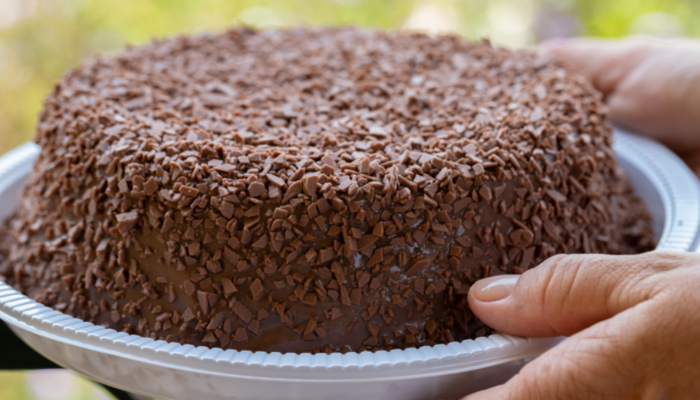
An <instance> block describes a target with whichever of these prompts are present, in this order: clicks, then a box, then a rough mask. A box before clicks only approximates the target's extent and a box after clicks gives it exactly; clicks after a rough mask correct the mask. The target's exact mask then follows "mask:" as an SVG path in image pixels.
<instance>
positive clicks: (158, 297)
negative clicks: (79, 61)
mask: <svg viewBox="0 0 700 400" xmlns="http://www.w3.org/2000/svg"><path fill="white" fill-rule="evenodd" d="M36 141H37V143H39V144H40V145H41V148H42V151H41V154H40V156H39V158H38V160H37V162H36V165H35V167H34V171H33V172H32V174H31V176H30V177H29V181H28V184H27V186H26V188H25V189H24V192H23V194H22V201H21V202H20V206H19V208H18V210H17V211H16V213H15V215H14V216H13V217H12V218H11V219H9V220H8V222H7V229H6V230H3V235H2V236H0V238H1V240H0V252H2V254H3V255H5V257H4V258H3V260H2V262H0V279H3V280H5V281H7V282H8V283H9V284H11V285H12V286H13V287H14V288H16V289H18V290H21V291H22V292H24V293H26V294H27V295H29V296H30V297H32V298H33V299H35V300H37V301H39V302H41V303H43V304H46V305H49V306H52V307H54V308H55V309H57V310H59V311H61V312H64V313H66V314H69V315H72V316H75V317H78V318H82V319H84V320H86V321H90V322H93V323H95V324H99V325H103V326H107V327H109V328H113V329H115V330H118V331H125V332H129V333H138V334H139V335H142V336H145V337H151V338H154V339H162V340H166V341H168V342H173V341H175V342H180V343H183V344H184V343H188V344H193V345H205V346H209V347H222V348H232V349H237V350H263V351H283V352H318V351H342V352H346V351H361V350H377V349H385V350H391V349H395V348H405V347H415V346H421V345H432V344H436V343H448V342H451V341H455V340H464V339H467V338H474V337H477V336H483V335H487V334H489V333H490V332H491V330H490V329H489V328H488V327H486V326H484V324H483V323H481V322H480V321H479V320H477V319H476V318H475V317H474V316H473V314H472V313H471V311H470V310H469V305H468V302H467V298H466V297H467V293H468V290H469V287H470V286H471V285H472V284H473V283H474V282H475V281H476V280H478V279H481V278H484V277H488V276H493V275H499V274H504V273H523V272H524V271H526V270H528V269H530V268H533V267H535V266H536V265H537V264H538V263H540V262H541V261H542V260H544V259H546V258H547V257H550V256H552V255H554V254H560V253H577V252H586V253H593V252H596V253H610V254H628V253H636V252H641V251H646V250H650V249H651V248H653V240H652V236H651V230H650V225H649V218H648V216H647V214H646V211H645V210H644V208H643V206H642V204H641V202H640V201H639V200H638V199H637V198H636V197H635V196H634V194H633V193H632V192H631V189H630V186H629V184H628V183H627V181H626V179H625V177H624V175H623V173H622V172H621V170H620V168H619V167H618V165H617V162H616V160H615V158H614V153H613V151H612V150H611V144H612V135H611V130H610V127H609V125H608V122H607V117H606V114H605V109H604V107H603V103H602V100H601V95H600V94H599V93H597V92H596V91H594V90H593V88H592V86H591V85H590V84H589V83H588V82H587V81H586V80H584V79H583V78H582V77H580V76H578V75H574V74H572V73H570V72H567V71H566V70H564V69H562V68H561V67H560V66H559V65H557V64H554V63H551V62H546V61H542V60H538V59H536V57H535V56H534V55H532V54H530V53H527V52H520V51H517V52H513V51H509V50H504V49H497V48H493V47H491V46H490V45H489V44H488V43H487V42H481V43H467V42H464V41H462V40H460V39H458V38H455V37H450V36H440V37H429V36H425V35H420V34H401V33H384V32H372V31H360V30H356V29H320V30H310V29H289V30H265V31H254V30H251V29H247V28H238V29H233V30H230V31H227V32H224V33H221V34H200V35H197V36H193V37H178V38H173V39H167V40H158V41H154V42H153V43H151V44H149V45H146V46H143V47H133V48H129V49H127V50H125V51H124V52H123V53H121V54H119V55H116V56H114V57H112V58H96V59H93V60H90V61H88V62H86V63H84V64H83V65H82V66H80V67H78V68H77V69H76V70H74V71H72V72H70V73H68V74H67V75H66V76H65V77H64V78H63V79H62V80H61V81H60V82H59V83H58V84H57V85H56V87H55V90H54V91H53V92H52V93H51V94H50V95H49V96H48V98H47V99H46V101H45V104H44V110H43V112H42V114H41V119H40V121H39V124H38V126H37V133H36ZM256 317H257V318H256ZM358 321H361V322H362V323H360V324H358V323H357V322H358Z"/></svg>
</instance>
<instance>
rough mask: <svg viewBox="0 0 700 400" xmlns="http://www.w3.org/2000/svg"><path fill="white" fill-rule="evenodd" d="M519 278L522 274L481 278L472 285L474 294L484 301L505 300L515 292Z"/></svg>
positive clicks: (476, 297)
mask: <svg viewBox="0 0 700 400" xmlns="http://www.w3.org/2000/svg"><path fill="white" fill-rule="evenodd" d="M518 279H520V275H499V276H492V277H490V278H485V279H481V280H479V281H476V283H474V285H472V288H471V292H472V296H474V298H475V299H477V300H479V301H483V302H489V301H498V300H503V299H505V298H506V297H508V296H510V294H511V293H513V288H514V287H515V284H516V283H517V282H518Z"/></svg>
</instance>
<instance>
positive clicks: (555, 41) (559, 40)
mask: <svg viewBox="0 0 700 400" xmlns="http://www.w3.org/2000/svg"><path fill="white" fill-rule="evenodd" d="M568 41H569V40H568V38H565V37H562V36H557V37H553V38H549V39H545V40H543V41H541V42H540V44H539V46H542V47H546V46H558V45H562V44H564V43H566V42H568Z"/></svg>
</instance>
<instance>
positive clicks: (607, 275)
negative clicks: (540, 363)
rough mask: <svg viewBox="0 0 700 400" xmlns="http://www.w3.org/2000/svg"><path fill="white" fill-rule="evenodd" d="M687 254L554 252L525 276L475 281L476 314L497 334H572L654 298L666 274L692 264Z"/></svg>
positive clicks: (471, 295)
mask: <svg viewBox="0 0 700 400" xmlns="http://www.w3.org/2000/svg"><path fill="white" fill-rule="evenodd" d="M688 260H689V257H688V255H687V254H684V253H679V252H668V251H656V252H651V253H646V254H641V255H635V256H607V255H598V254H592V255H566V256H564V255H560V256H554V257H552V258H550V259H548V260H546V261H544V262H543V263H542V264H540V265H539V266H538V267H537V268H534V269H532V270H529V271H527V272H525V273H524V274H523V275H520V276H518V275H501V276H496V277H491V278H486V279H482V280H480V281H477V282H476V283H475V284H474V285H473V286H472V288H471V289H470V292H469V305H470V307H471V310H472V312H473V313H474V314H475V315H476V316H477V317H478V318H479V319H481V320H482V321H483V322H484V323H485V324H486V325H488V326H490V327H492V328H494V329H496V330H497V331H499V332H503V333H507V334H511V335H517V336H528V337H544V336H561V335H564V336H570V335H572V334H574V333H576V332H579V331H581V330H583V329H585V328H587V327H589V326H591V325H593V324H595V323H597V322H599V321H602V320H605V319H608V318H610V317H612V316H614V315H615V314H617V313H620V312H622V311H624V310H626V309H628V308H631V307H634V306H635V305H637V304H639V303H641V302H643V301H645V300H647V299H649V298H651V297H652V296H653V295H654V294H655V293H657V292H658V291H659V290H661V287H662V286H663V285H660V284H659V282H661V281H662V279H663V274H658V272H662V271H667V270H669V269H672V268H674V267H675V266H678V265H686V264H688Z"/></svg>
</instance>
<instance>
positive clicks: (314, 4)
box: [0, 0, 700, 153]
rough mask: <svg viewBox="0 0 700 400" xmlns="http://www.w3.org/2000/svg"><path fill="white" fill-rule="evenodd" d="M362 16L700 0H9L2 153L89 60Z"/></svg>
mask: <svg viewBox="0 0 700 400" xmlns="http://www.w3.org/2000/svg"><path fill="white" fill-rule="evenodd" d="M240 23H244V24H248V25H252V26H290V25H300V24H304V25H314V26H318V25H358V26H363V27H370V28H379V29H390V30H396V29H410V30H421V31H428V32H433V33H436V32H450V33H456V34H458V35H461V36H464V37H466V38H470V39H478V38H481V37H489V38H490V39H491V40H492V41H493V42H494V43H496V44H499V45H503V46H509V47H527V46H533V45H535V44H537V43H538V42H540V41H542V40H546V39H550V38H554V37H568V36H575V35H591V36H604V37H619V36H625V35H629V34H649V35H656V36H666V37H673V36H700V1H697V0H493V1H489V0H262V1H254V0H199V1H194V0H0V153H4V152H5V151H7V150H9V149H11V148H12V147H14V146H16V145H18V144H20V143H22V142H24V141H27V140H30V139H31V138H32V136H33V129H34V124H35V121H36V117H37V114H38V112H39V110H40V108H41V102H42V99H43V97H44V96H45V95H46V93H48V92H49V91H50V90H51V88H52V85H53V83H54V82H55V81H56V80H57V79H58V78H59V77H60V76H61V75H62V74H63V73H64V72H65V71H66V70H68V69H70V68H72V67H74V66H75V65H77V64H78V63H79V62H80V60H82V59H84V58H86V57H90V56H91V55H93V54H95V53H97V52H112V51H116V50H119V49H121V48H122V47H124V46H125V45H127V44H139V43H144V42H147V41H149V40H151V38H153V37H162V36H167V35H173V34H178V33H191V32H197V31H202V30H214V31H216V30H222V29H225V28H226V27H228V26H231V25H232V24H240Z"/></svg>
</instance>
